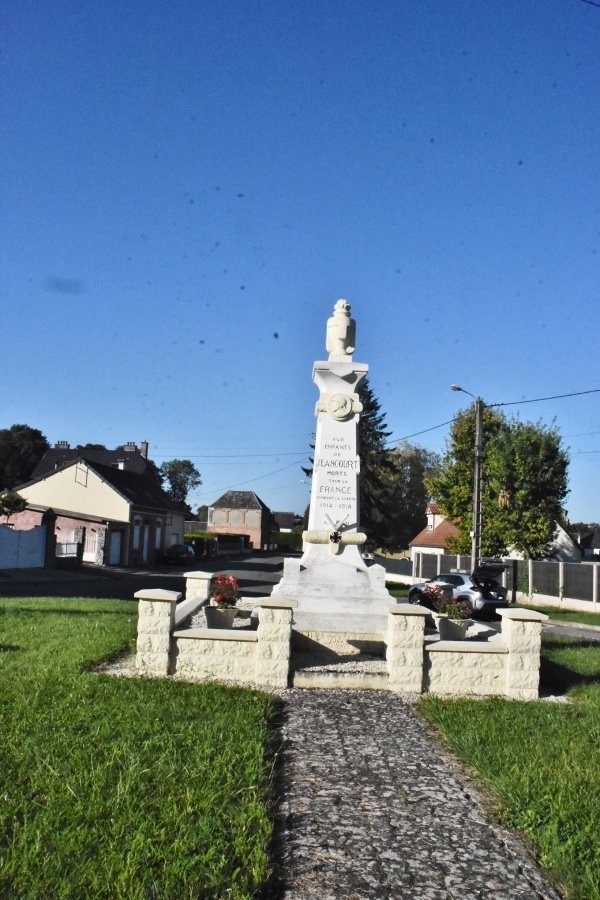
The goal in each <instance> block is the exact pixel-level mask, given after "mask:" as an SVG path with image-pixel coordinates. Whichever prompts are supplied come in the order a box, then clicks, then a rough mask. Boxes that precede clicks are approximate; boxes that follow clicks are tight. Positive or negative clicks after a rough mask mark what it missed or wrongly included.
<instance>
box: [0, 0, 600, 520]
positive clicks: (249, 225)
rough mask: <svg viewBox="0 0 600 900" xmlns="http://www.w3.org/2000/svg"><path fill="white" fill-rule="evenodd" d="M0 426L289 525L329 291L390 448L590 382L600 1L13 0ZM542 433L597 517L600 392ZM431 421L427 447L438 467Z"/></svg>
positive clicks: (596, 264)
mask: <svg viewBox="0 0 600 900" xmlns="http://www.w3.org/2000/svg"><path fill="white" fill-rule="evenodd" d="M0 17H1V32H2V41H1V48H0V49H1V51H2V52H1V54H0V121H1V122H2V140H1V141H0V166H1V171H2V173H3V178H2V191H1V197H0V203H1V210H0V211H1V216H2V222H3V227H2V232H1V235H0V252H1V257H0V261H1V270H2V276H1V280H0V289H1V292H2V324H3V328H2V332H3V338H4V339H3V342H2V358H3V377H2V388H3V390H2V401H1V416H0V422H1V425H2V427H8V426H10V425H12V424H14V423H21V422H24V423H26V424H28V425H31V426H32V427H35V428H39V429H41V431H42V432H43V433H44V434H45V435H46V436H47V437H48V439H49V441H50V442H51V443H52V444H53V443H55V442H56V441H58V440H68V441H70V442H71V444H72V445H76V444H78V443H87V442H102V443H105V444H106V445H107V446H108V447H114V446H116V445H117V444H121V443H124V442H126V441H129V440H135V441H136V442H137V443H138V444H139V442H140V441H142V440H148V441H149V443H150V454H151V456H152V457H153V458H154V459H155V460H156V461H157V462H158V463H160V462H162V461H163V460H165V459H173V458H190V459H192V460H193V461H194V463H195V464H196V466H197V467H198V469H199V470H200V472H201V475H202V479H203V484H202V486H201V487H200V488H199V489H198V490H197V491H196V492H195V493H194V495H193V496H192V498H191V500H192V503H193V504H196V503H210V502H212V501H213V500H215V499H216V498H217V497H218V496H220V494H221V493H223V492H224V491H225V490H227V489H228V488H233V487H241V486H242V485H243V486H244V487H245V488H248V489H253V490H255V491H256V492H257V493H258V495H259V496H260V497H261V498H262V499H263V500H264V501H265V502H266V503H267V504H268V505H269V506H271V508H273V509H293V510H295V511H298V512H301V511H302V510H303V509H304V507H305V505H306V503H307V501H308V496H309V486H308V485H306V484H303V483H302V478H303V475H302V472H301V470H300V468H299V463H300V462H301V461H302V460H303V459H306V457H307V455H308V453H309V444H310V441H311V434H312V433H313V431H314V429H315V419H314V404H315V401H316V399H317V394H316V388H315V387H314V385H313V384H312V382H311V371H312V364H313V361H314V360H315V359H323V358H324V357H325V356H326V354H325V323H326V320H327V318H328V316H329V315H330V314H331V311H332V309H333V305H334V303H335V302H336V300H337V299H338V298H339V297H344V298H346V299H347V300H349V302H350V303H351V305H352V314H353V316H354V317H355V319H356V322H357V351H356V353H355V357H354V358H355V359H356V360H358V361H360V362H367V363H369V366H370V381H371V386H372V388H373V390H374V392H375V394H376V396H377V397H378V398H379V400H380V403H381V406H382V409H383V410H384V411H385V413H386V416H387V422H388V425H389V427H390V430H391V431H392V432H393V435H394V437H397V438H402V437H404V436H406V435H411V434H414V433H415V432H419V431H422V430H424V429H428V428H430V427H432V426H435V425H437V424H439V423H442V422H445V421H447V420H449V419H451V418H452V416H453V415H454V414H455V413H456V411H457V410H458V409H459V408H461V406H464V405H465V403H464V402H463V401H465V400H468V399H469V398H467V397H464V396H462V399H461V395H460V394H456V393H453V392H451V391H450V389H449V385H450V384H451V383H453V382H455V383H458V384H461V385H462V386H463V387H464V388H465V389H466V390H468V391H471V392H472V393H473V394H481V396H482V397H483V398H484V400H486V401H487V402H490V403H492V402H510V401H515V400H519V401H521V400H526V399H532V398H536V397H545V396H549V395H555V394H564V393H569V392H576V391H584V390H592V389H596V388H600V376H599V375H598V374H597V372H596V359H597V334H598V311H599V304H598V300H599V294H600V278H599V275H600V271H599V270H600V252H599V250H600V180H599V179H598V160H599V159H600V141H599V128H600V104H599V103H598V96H599V90H598V58H599V48H600V8H598V7H596V6H593V5H591V4H589V3H585V2H582V0H544V2H540V0H502V2H500V0H486V2H485V3H481V2H480V0H455V2H453V3H448V2H440V0H430V2H427V3H408V2H405V0H386V2H381V0H371V2H368V3H367V2H365V0H361V2H359V0H302V2H289V0H277V2H275V0H243V2H242V0H220V2H219V3H215V2H211V3H208V2H201V0H195V2H191V0H179V2H178V3H176V4H171V3H167V2H164V0H145V2H144V3H140V2H139V0H103V2H102V3H97V2H92V0H56V2H53V3H47V2H45V0H44V2H42V0H5V2H4V3H3V4H2V10H1V11H0ZM511 410H512V411H513V412H515V413H519V414H520V415H521V417H522V418H524V419H535V420H537V419H538V418H542V419H543V420H544V421H545V422H548V423H549V422H551V421H552V419H554V418H556V423H557V424H558V426H559V427H560V429H561V432H562V434H563V436H564V438H565V443H566V444H567V445H568V446H569V447H570V449H571V453H572V462H571V471H570V484H571V494H570V496H569V499H568V504H567V505H568V510H569V514H570V517H571V519H572V520H573V521H575V520H578V519H592V520H600V479H599V478H598V465H599V462H600V393H598V394H589V395H586V396H582V397H573V398H566V399H562V400H554V401H546V402H543V403H535V404H530V405H523V406H522V407H519V406H516V407H511ZM446 435H447V428H445V427H444V428H440V429H437V430H435V431H430V432H428V433H427V434H423V435H422V436H421V437H420V438H416V439H415V440H419V441H420V442H421V443H422V444H423V445H424V446H426V447H429V448H431V449H434V450H440V449H442V448H443V445H444V440H445V437H446Z"/></svg>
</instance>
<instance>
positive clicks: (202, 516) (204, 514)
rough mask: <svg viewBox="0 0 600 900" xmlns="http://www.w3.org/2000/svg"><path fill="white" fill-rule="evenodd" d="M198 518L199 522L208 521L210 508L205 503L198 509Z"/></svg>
mask: <svg viewBox="0 0 600 900" xmlns="http://www.w3.org/2000/svg"><path fill="white" fill-rule="evenodd" d="M196 518H197V519H198V521H199V522H206V521H207V519H208V506H207V505H206V504H205V503H203V504H202V506H199V507H198V510H197V512H196Z"/></svg>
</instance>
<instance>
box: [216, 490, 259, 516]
mask: <svg viewBox="0 0 600 900" xmlns="http://www.w3.org/2000/svg"><path fill="white" fill-rule="evenodd" d="M211 505H212V507H213V509H264V510H267V511H269V507H268V506H267V505H266V503H263V502H262V500H261V499H260V497H257V496H256V494H255V493H254V491H227V493H226V494H223V496H222V497H219V499H218V500H216V501H215V502H214V503H213V504H211Z"/></svg>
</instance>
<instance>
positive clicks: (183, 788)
mask: <svg viewBox="0 0 600 900" xmlns="http://www.w3.org/2000/svg"><path fill="white" fill-rule="evenodd" d="M136 620H137V606H136V604H134V603H131V602H128V601H95V600H55V599H48V600H45V599H35V600H0V743H1V746H2V765H1V766H0V896H2V897H3V898H5V897H6V898H12V897H14V898H16V897H27V898H42V897H43V898H49V897H51V898H53V900H54V898H80V897H93V898H101V897H106V898H127V900H137V898H139V900H148V898H157V900H159V898H160V900H163V898H177V900H179V898H185V897H201V898H213V897H214V898H217V897H218V898H221V897H225V896H226V897H231V898H249V897H252V896H254V895H255V893H256V891H257V890H259V889H260V888H261V887H263V886H264V885H265V884H266V883H267V881H268V879H269V877H270V874H271V866H270V861H269V854H268V848H269V841H270V838H271V827H272V826H271V821H270V818H269V798H270V786H271V767H272V759H273V747H272V740H273V738H272V734H273V730H272V729H271V727H270V722H271V720H272V717H273V715H274V713H275V709H276V700H275V699H274V698H273V697H272V696H270V695H266V694H262V693H259V692H254V691H246V690H242V689H226V688H221V687H219V686H216V685H194V684H185V683H182V682H172V681H168V680H145V679H137V678H136V679H128V678H115V677H111V676H107V675H98V674H94V673H91V672H90V671H88V670H89V667H90V664H91V663H93V662H95V661H98V660H100V659H107V658H110V657H112V656H114V655H115V654H116V653H118V652H119V651H121V650H122V649H123V648H127V647H128V646H130V645H131V642H132V640H133V638H134V636H135V631H136Z"/></svg>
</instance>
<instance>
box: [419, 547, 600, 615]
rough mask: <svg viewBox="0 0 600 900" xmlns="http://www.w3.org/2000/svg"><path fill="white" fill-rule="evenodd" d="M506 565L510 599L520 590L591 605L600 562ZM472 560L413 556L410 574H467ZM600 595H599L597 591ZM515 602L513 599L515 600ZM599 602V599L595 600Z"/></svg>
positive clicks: (518, 561) (513, 562) (421, 576)
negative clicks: (412, 566) (413, 560)
mask: <svg viewBox="0 0 600 900" xmlns="http://www.w3.org/2000/svg"><path fill="white" fill-rule="evenodd" d="M503 561H504V562H506V563H508V565H507V566H506V569H505V571H504V573H503V575H502V582H503V584H504V585H505V587H506V588H507V590H508V592H509V597H510V596H511V595H512V596H513V597H514V596H515V594H516V592H517V591H519V592H521V593H523V594H530V595H531V594H541V595H543V596H546V597H548V598H556V599H557V600H558V599H560V600H565V599H568V600H581V601H584V602H589V603H591V602H593V600H594V579H596V582H597V584H598V583H600V576H599V575H598V574H595V571H596V570H598V568H599V566H600V563H593V564H590V563H558V562H554V561H553V560H527V559H505V560H503ZM470 571H471V558H470V557H468V556H459V557H457V556H454V555H449V554H445V555H444V556H438V555H437V554H434V553H417V554H415V566H414V572H413V574H414V575H415V576H416V577H417V578H418V579H419V580H422V581H426V580H427V579H428V578H435V576H436V575H438V574H439V573H440V572H470ZM599 594H600V592H599ZM515 599H516V598H515ZM598 599H600V597H599V598H598Z"/></svg>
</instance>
